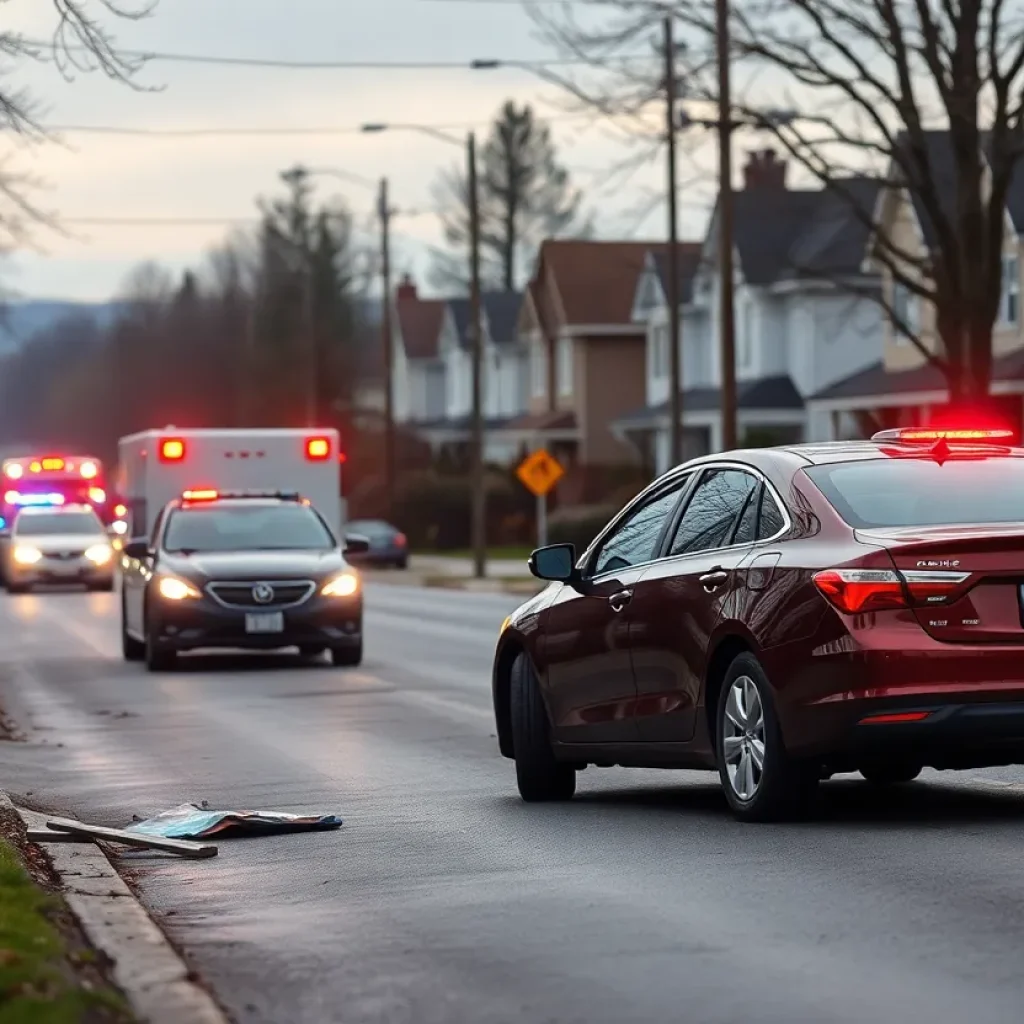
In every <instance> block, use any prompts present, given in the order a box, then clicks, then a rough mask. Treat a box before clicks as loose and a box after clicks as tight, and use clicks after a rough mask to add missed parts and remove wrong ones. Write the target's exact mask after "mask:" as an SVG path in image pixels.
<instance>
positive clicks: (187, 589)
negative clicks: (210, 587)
mask: <svg viewBox="0 0 1024 1024" xmlns="http://www.w3.org/2000/svg"><path fill="white" fill-rule="evenodd" d="M157 590H158V591H159V592H160V596H161V597H165V598H167V600H168V601H184V600H185V599H186V598H190V597H191V598H196V597H202V594H200V593H199V591H198V590H196V588H195V587H193V586H192V584H191V583H186V582H185V581H184V580H179V579H178V577H177V576H164V577H163V578H162V579H161V580H160V582H159V583H158V584H157Z"/></svg>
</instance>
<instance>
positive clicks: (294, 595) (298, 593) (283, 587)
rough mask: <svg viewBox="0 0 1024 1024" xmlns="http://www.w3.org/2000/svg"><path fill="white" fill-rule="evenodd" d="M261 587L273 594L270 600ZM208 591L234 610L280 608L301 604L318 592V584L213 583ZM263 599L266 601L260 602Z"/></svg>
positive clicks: (301, 581)
mask: <svg viewBox="0 0 1024 1024" xmlns="http://www.w3.org/2000/svg"><path fill="white" fill-rule="evenodd" d="M261 587H265V588H267V589H268V590H269V591H272V592H273V593H272V595H271V596H270V599H269V600H266V596H267V595H266V593H260V592H259V591H260V588H261ZM208 589H209V591H210V593H211V594H213V596H214V597H215V598H217V600H218V601H220V602H221V604H226V605H230V606H231V607H233V608H280V607H282V606H284V605H291V604H301V603H302V602H303V601H305V600H306V599H307V598H309V596H310V595H311V594H312V593H313V591H314V590H316V584H315V583H314V582H313V581H312V580H288V581H287V582H279V583H274V582H272V581H267V582H266V583H264V584H261V583H259V582H254V583H211V584H210V585H209V588H208ZM261 597H262V598H264V599H263V600H260V598H261Z"/></svg>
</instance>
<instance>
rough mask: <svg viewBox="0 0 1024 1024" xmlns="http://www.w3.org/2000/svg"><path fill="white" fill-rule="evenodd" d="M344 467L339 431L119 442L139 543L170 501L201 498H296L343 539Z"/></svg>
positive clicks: (120, 474) (121, 492) (170, 433)
mask: <svg viewBox="0 0 1024 1024" xmlns="http://www.w3.org/2000/svg"><path fill="white" fill-rule="evenodd" d="M343 462H344V455H343V453H342V451H341V444H340V438H339V435H338V431H337V430H333V429H322V430H320V429H310V430H302V429H294V428H267V429H248V430H230V429H228V430H220V429H209V430H207V429H198V430H179V429H176V428H175V427H166V428H164V429H163V430H144V431H142V432H141V433H138V434H131V435H129V436H128V437H122V438H121V440H120V441H119V442H118V468H117V481H116V490H117V494H118V498H119V500H120V501H121V503H122V504H123V505H124V507H125V510H126V520H127V523H128V528H127V533H128V536H129V537H131V538H133V539H139V538H143V537H149V536H151V535H152V532H153V526H154V525H155V523H156V519H157V516H158V515H159V514H160V512H161V510H162V509H163V508H164V506H165V505H166V504H167V503H168V502H169V501H172V500H174V499H175V498H180V497H181V496H182V494H184V493H185V492H186V491H201V490H211V491H219V492H228V491H230V492H242V491H253V492H271V491H277V492H282V493H286V492H288V493H297V494H299V495H301V496H302V497H303V498H306V499H307V500H308V501H309V502H310V504H311V505H312V506H313V507H314V508H315V509H316V510H317V511H318V512H319V513H320V515H321V516H323V518H324V519H325V520H326V522H327V523H328V525H329V526H330V527H331V529H332V530H333V531H334V532H335V535H336V536H339V537H340V536H341V532H342V527H343V525H344V519H345V514H344V502H343V501H342V498H341V466H342V463H343Z"/></svg>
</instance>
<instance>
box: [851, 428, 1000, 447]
mask: <svg viewBox="0 0 1024 1024" xmlns="http://www.w3.org/2000/svg"><path fill="white" fill-rule="evenodd" d="M1012 439H1013V431H1012V430H1006V429H1004V428H993V429H977V428H969V429H963V428H959V429H952V428H944V427H898V428H896V429H894V430H881V431H879V432H878V433H877V434H875V435H874V436H873V437H872V438H871V440H872V441H895V442H897V443H902V444H929V443H931V442H935V441H980V442H982V443H986V442H993V441H1003V442H1008V441H1011V440H1012Z"/></svg>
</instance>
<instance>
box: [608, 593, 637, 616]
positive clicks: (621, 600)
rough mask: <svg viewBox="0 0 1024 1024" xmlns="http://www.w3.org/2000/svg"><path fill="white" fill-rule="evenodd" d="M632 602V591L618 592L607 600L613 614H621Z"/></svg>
mask: <svg viewBox="0 0 1024 1024" xmlns="http://www.w3.org/2000/svg"><path fill="white" fill-rule="evenodd" d="M632 600H633V591H632V590H620V591H619V592H618V593H617V594H612V596H611V597H609V598H608V603H609V604H610V605H611V606H612V611H613V612H621V611H622V609H623V608H625V607H626V605H627V604H629V602H630V601H632Z"/></svg>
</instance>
